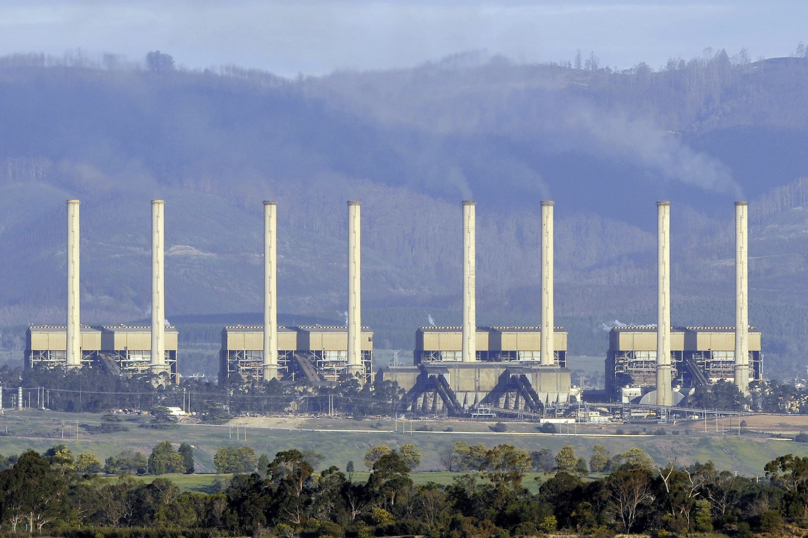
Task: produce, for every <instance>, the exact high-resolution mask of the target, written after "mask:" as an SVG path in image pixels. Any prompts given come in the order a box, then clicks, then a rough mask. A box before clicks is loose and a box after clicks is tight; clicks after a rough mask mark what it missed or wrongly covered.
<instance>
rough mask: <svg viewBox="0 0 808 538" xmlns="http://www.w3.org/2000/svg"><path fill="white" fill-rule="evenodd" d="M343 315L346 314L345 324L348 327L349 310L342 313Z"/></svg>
mask: <svg viewBox="0 0 808 538" xmlns="http://www.w3.org/2000/svg"><path fill="white" fill-rule="evenodd" d="M342 315H343V316H345V326H346V327H347V326H348V311H347V310H346V311H345V312H343V313H342Z"/></svg>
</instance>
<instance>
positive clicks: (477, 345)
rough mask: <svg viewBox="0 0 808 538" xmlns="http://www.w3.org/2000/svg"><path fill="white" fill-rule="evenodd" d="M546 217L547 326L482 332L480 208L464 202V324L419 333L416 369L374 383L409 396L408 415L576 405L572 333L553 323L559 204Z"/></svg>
mask: <svg viewBox="0 0 808 538" xmlns="http://www.w3.org/2000/svg"><path fill="white" fill-rule="evenodd" d="M541 211H542V240H541V244H542V267H541V274H542V296H541V312H542V326H541V328H539V327H477V325H476V298H475V295H476V259H475V257H476V253H475V233H476V232H475V203H474V202H472V201H465V202H463V325H462V326H461V327H421V328H419V329H418V331H417V332H416V335H415V353H414V364H413V366H388V367H386V368H382V369H380V370H379V372H378V373H377V375H376V380H377V381H379V382H381V381H395V382H396V383H398V385H399V386H400V387H401V388H403V389H404V390H406V391H407V393H406V396H405V397H404V399H403V401H402V402H401V403H400V405H401V407H402V409H403V410H407V411H410V412H414V413H418V414H449V415H454V416H467V415H471V414H472V413H474V411H475V410H476V409H480V408H485V409H487V410H493V412H495V413H499V414H505V415H507V414H511V415H520V416H535V417H540V416H543V415H544V413H545V411H546V409H547V408H548V407H550V406H553V407H556V408H558V407H561V406H565V405H566V404H568V403H569V402H570V401H571V399H572V388H571V384H570V372H569V370H567V368H566V365H567V333H566V332H565V331H564V330H563V329H562V328H560V327H555V326H554V324H553V319H554V308H553V202H548V201H544V202H542V204H541Z"/></svg>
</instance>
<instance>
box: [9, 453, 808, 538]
mask: <svg viewBox="0 0 808 538" xmlns="http://www.w3.org/2000/svg"><path fill="white" fill-rule="evenodd" d="M316 456H317V455H316V454H311V453H309V454H306V453H305V452H302V451H300V450H297V449H292V450H286V451H282V452H278V453H277V454H275V456H274V458H273V459H272V460H270V458H269V457H268V456H267V455H265V454H264V455H262V456H261V457H260V458H258V459H256V458H255V454H254V453H253V452H252V451H251V449H249V448H248V447H223V448H222V449H220V450H219V452H218V453H217V454H216V460H217V468H221V470H222V471H229V472H235V473H236V474H234V475H233V477H232V480H229V481H228V480H227V479H226V478H225V477H224V476H223V477H222V478H223V480H222V481H220V482H217V484H218V486H217V488H216V489H218V490H219V491H217V492H212V493H208V494H206V493H191V492H185V493H182V492H181V491H180V488H179V487H177V486H176V485H175V484H174V483H173V482H172V480H171V479H170V478H165V477H163V476H159V475H163V474H164V473H166V472H173V473H182V472H185V473H192V472H193V470H194V469H193V448H192V447H191V446H189V445H187V444H184V443H183V444H181V445H180V446H179V447H178V449H175V447H174V446H173V445H172V443H170V442H168V441H166V442H164V443H160V444H158V445H157V446H155V447H154V449H153V450H152V453H151V454H150V455H149V456H148V457H146V456H145V455H143V454H140V453H134V452H132V451H128V452H127V451H124V452H122V453H121V454H119V455H118V456H114V457H110V458H108V459H107V461H106V462H105V464H104V466H103V467H102V465H101V462H100V461H99V459H98V458H97V457H95V456H94V455H93V454H92V453H81V454H78V455H76V456H74V455H73V453H72V452H71V451H70V450H69V449H68V448H67V447H66V446H65V445H56V446H54V447H53V448H52V449H50V450H48V451H46V452H45V453H43V454H39V453H37V452H34V451H30V450H29V451H26V452H24V453H23V454H20V455H19V456H12V457H0V466H1V467H3V468H4V470H1V471H0V491H2V494H0V524H2V529H3V530H4V531H6V532H10V533H13V534H15V535H16V534H17V533H18V532H28V533H30V534H40V535H42V534H44V535H47V536H65V537H76V538H79V537H81V538H84V537H94V538H95V537H99V536H115V537H121V538H123V537H135V536H153V537H158V536H167V537H174V536H189V537H207V536H225V535H230V536H245V535H248V536H265V535H271V536H277V537H279V538H293V537H305V538H319V537H326V536H328V537H333V538H341V537H360V538H369V537H371V536H402V535H425V536H433V537H447V538H465V537H468V538H470V537H474V536H495V537H499V538H507V537H511V536H537V535H544V534H553V533H556V532H563V533H578V534H582V535H589V536H614V535H615V534H616V533H617V532H626V533H630V532H643V533H649V532H650V533H653V534H654V535H655V536H685V535H690V533H713V534H712V536H716V535H717V536H740V537H747V536H753V535H758V534H763V535H766V536H772V535H775V536H786V535H788V536H792V535H794V536H801V535H802V534H801V533H802V532H804V530H802V531H801V529H804V528H805V526H806V525H808V519H806V518H807V517H808V495H807V494H806V492H805V488H804V483H805V482H806V478H808V475H807V474H806V473H808V471H806V469H808V460H806V458H800V457H794V456H793V455H791V454H788V455H785V456H781V457H778V458H776V459H775V460H773V461H770V462H769V463H767V464H766V465H765V479H764V480H762V481H761V480H758V479H757V478H755V479H751V478H746V477H741V476H737V475H736V474H734V473H732V472H731V471H727V470H720V469H716V468H715V466H714V465H713V464H712V463H711V462H707V463H696V464H693V465H691V466H688V467H683V466H681V465H677V463H676V458H675V457H674V456H673V455H670V457H669V458H668V462H667V463H666V465H657V464H655V463H654V462H653V461H652V460H651V458H650V457H649V456H648V455H647V454H646V453H645V452H643V451H642V450H640V449H637V448H634V449H631V450H629V451H628V452H626V453H624V454H617V455H614V456H612V455H610V454H609V453H608V451H607V450H606V448H605V447H603V446H600V445H598V446H595V448H594V453H593V454H592V455H591V457H590V459H589V460H588V461H587V459H585V458H583V457H579V456H578V455H577V454H576V453H575V450H574V449H573V447H572V446H565V447H563V448H562V449H561V450H559V451H558V453H556V454H555V455H553V454H552V453H549V452H547V451H546V450H545V451H539V452H536V453H528V452H527V451H524V450H522V449H518V448H515V447H513V446H510V445H498V446H496V447H494V448H488V447H486V446H485V445H472V446H469V445H468V444H466V443H463V442H458V443H455V444H454V446H452V447H451V448H449V449H448V450H447V452H446V455H445V456H446V460H447V462H448V464H449V466H450V468H453V469H454V471H455V472H456V473H457V474H456V475H455V478H454V480H453V483H452V484H451V485H448V486H444V485H438V484H435V483H433V482H428V483H426V484H424V485H419V486H415V485H414V484H413V480H412V478H411V476H410V473H411V471H412V470H413V469H414V468H415V467H417V466H418V462H419V460H420V454H419V452H418V450H417V449H415V448H414V447H413V446H412V445H404V446H401V447H400V448H399V449H398V450H393V449H391V448H390V447H388V446H386V445H377V446H375V447H372V448H371V449H369V450H368V453H367V455H366V456H365V464H366V465H367V466H368V467H369V469H370V473H369V476H368V478H367V480H360V479H358V477H356V476H355V475H354V472H355V469H354V464H353V462H349V464H348V465H347V467H348V468H347V469H345V471H344V472H343V471H342V470H340V469H338V468H337V467H333V466H332V467H330V468H328V469H324V470H320V471H317V470H316V469H315V465H316V461H317V457H316ZM102 469H103V470H104V471H105V472H107V473H116V474H117V475H118V477H119V478H118V479H117V480H116V481H113V480H109V479H107V480H102V479H101V478H100V477H99V475H98V473H99V472H101V471H102ZM534 469H537V470H540V471H542V472H543V473H544V476H538V477H537V478H536V480H537V481H538V482H540V484H541V485H540V487H539V488H538V493H531V491H530V490H528V488H526V487H525V484H523V481H524V478H525V475H526V473H527V472H528V471H531V470H534ZM245 471H246V472H245ZM146 472H148V473H151V474H154V475H158V478H156V479H154V480H153V481H151V482H144V481H140V480H135V479H133V478H132V474H144V473H146Z"/></svg>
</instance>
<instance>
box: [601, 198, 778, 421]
mask: <svg viewBox="0 0 808 538" xmlns="http://www.w3.org/2000/svg"><path fill="white" fill-rule="evenodd" d="M670 208H671V204H670V202H657V277H658V280H657V324H656V326H637V327H628V326H627V327H615V328H614V329H612V330H611V333H610V335H609V351H608V354H607V358H606V392H607V395H608V396H609V397H610V398H611V399H613V400H617V401H622V402H626V403H628V402H632V403H643V404H655V405H658V406H666V407H667V406H672V405H676V404H678V403H679V402H680V401H681V400H682V399H683V398H684V397H685V396H687V395H688V394H689V391H690V390H691V389H692V388H694V387H696V386H698V385H706V384H712V383H716V382H718V381H728V382H731V383H734V384H735V385H736V386H737V387H738V389H739V390H740V391H741V392H742V393H743V394H746V395H748V394H749V382H750V381H753V380H760V379H761V378H762V375H763V362H762V356H761V338H760V331H759V330H758V329H756V328H754V327H750V326H749V303H748V283H747V260H748V252H747V251H748V237H747V203H746V202H736V203H735V276H736V279H735V326H734V327H719V326H686V327H672V326H671V313H670V312H671V293H670V290H671V282H670V278H671V276H670V227H671V213H670ZM654 340H655V342H654ZM654 344H655V345H654Z"/></svg>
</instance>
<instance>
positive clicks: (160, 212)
mask: <svg viewBox="0 0 808 538" xmlns="http://www.w3.org/2000/svg"><path fill="white" fill-rule="evenodd" d="M164 253H165V202H164V201H163V200H152V330H151V369H152V372H153V373H160V372H165V365H166V357H165V322H166V315H165V266H164V263H163V258H164Z"/></svg>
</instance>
